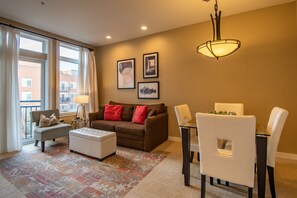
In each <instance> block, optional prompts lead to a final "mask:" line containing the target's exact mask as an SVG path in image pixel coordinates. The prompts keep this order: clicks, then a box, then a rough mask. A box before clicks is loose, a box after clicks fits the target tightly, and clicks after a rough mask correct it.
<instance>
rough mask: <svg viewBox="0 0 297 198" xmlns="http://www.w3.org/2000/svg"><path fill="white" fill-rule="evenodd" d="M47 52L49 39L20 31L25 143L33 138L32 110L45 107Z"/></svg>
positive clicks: (20, 71)
mask: <svg viewBox="0 0 297 198" xmlns="http://www.w3.org/2000/svg"><path fill="white" fill-rule="evenodd" d="M47 52H48V39H46V38H43V37H41V36H37V35H33V34H29V33H26V32H20V46H19V60H18V82H19V96H20V107H21V114H22V138H23V143H30V141H32V140H33V131H34V127H35V125H34V123H32V122H31V116H30V112H31V111H36V110H41V109H44V107H45V92H46V89H47V87H48V86H47V84H46V83H47V81H46V80H45V79H46V77H45V70H46V66H47ZM33 141H34V140H33Z"/></svg>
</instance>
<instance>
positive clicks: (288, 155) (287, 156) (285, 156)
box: [168, 136, 297, 161]
mask: <svg viewBox="0 0 297 198" xmlns="http://www.w3.org/2000/svg"><path fill="white" fill-rule="evenodd" d="M168 140H171V141H174V142H181V138H180V137H176V136H168ZM276 157H278V158H282V159H289V160H296V161H297V154H294V153H284V152H277V153H276Z"/></svg>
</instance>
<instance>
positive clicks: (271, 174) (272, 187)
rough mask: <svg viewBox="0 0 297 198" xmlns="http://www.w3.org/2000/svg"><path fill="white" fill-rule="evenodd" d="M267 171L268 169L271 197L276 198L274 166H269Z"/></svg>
mask: <svg viewBox="0 0 297 198" xmlns="http://www.w3.org/2000/svg"><path fill="white" fill-rule="evenodd" d="M267 171H268V177H269V186H270V192H271V197H272V198H275V197H276V194H275V185H274V168H273V167H271V166H267Z"/></svg>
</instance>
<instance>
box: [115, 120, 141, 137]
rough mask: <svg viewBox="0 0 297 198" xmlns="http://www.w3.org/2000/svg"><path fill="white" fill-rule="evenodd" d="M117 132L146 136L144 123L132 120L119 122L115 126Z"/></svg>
mask: <svg viewBox="0 0 297 198" xmlns="http://www.w3.org/2000/svg"><path fill="white" fill-rule="evenodd" d="M115 132H116V133H126V134H130V135H135V136H140V137H143V136H144V125H141V124H134V123H132V122H119V123H117V124H116V126H115Z"/></svg>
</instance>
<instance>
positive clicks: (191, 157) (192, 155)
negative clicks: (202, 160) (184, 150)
mask: <svg viewBox="0 0 297 198" xmlns="http://www.w3.org/2000/svg"><path fill="white" fill-rule="evenodd" d="M193 158H194V152H193V151H191V156H190V162H191V163H193Z"/></svg>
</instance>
